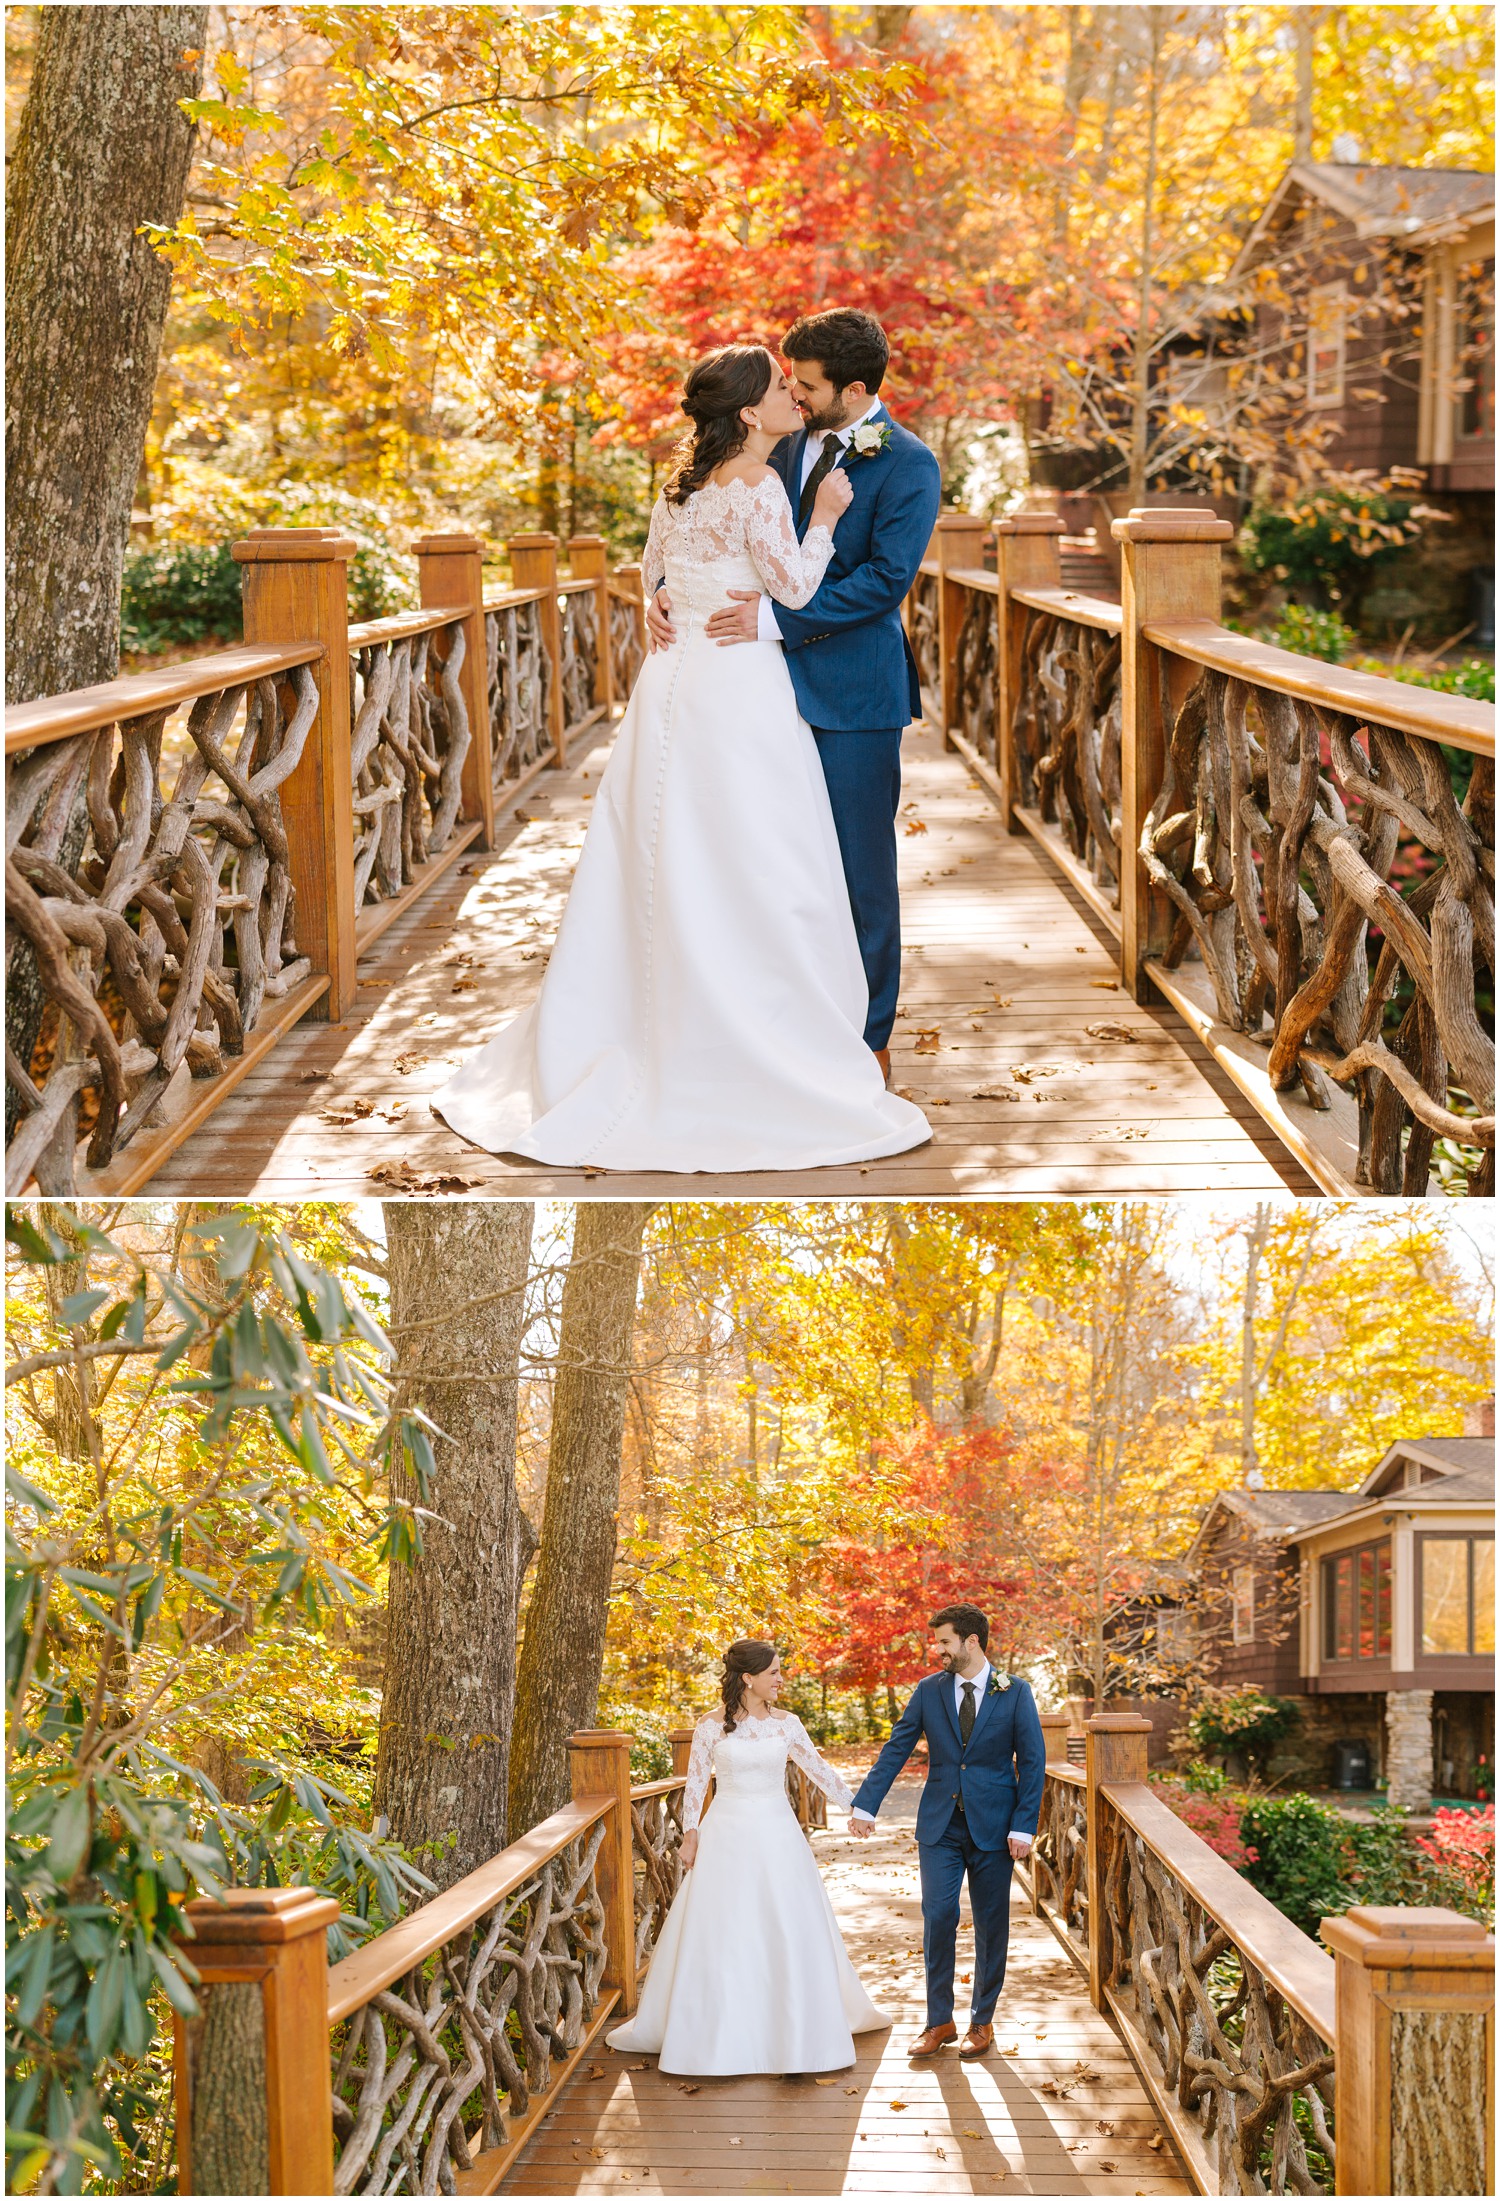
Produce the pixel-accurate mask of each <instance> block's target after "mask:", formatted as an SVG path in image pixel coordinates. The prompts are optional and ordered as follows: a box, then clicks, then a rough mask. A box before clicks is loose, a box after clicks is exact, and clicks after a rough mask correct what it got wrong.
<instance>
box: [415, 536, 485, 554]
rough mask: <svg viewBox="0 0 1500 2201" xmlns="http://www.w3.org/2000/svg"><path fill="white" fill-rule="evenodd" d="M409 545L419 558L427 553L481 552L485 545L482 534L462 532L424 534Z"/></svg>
mask: <svg viewBox="0 0 1500 2201" xmlns="http://www.w3.org/2000/svg"><path fill="white" fill-rule="evenodd" d="M411 547H412V549H413V551H414V552H415V554H416V555H417V557H419V558H421V557H423V556H426V555H428V554H429V553H442V552H447V553H449V554H456V553H457V552H459V551H464V550H477V551H479V552H481V553H483V551H484V549H485V547H486V546H485V540H484V537H483V536H482V535H470V534H467V533H462V534H457V535H424V536H423V537H422V539H421V541H420V542H415V543H413V544H412V546H411Z"/></svg>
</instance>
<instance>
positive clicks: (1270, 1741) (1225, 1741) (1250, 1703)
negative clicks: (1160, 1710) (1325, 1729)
mask: <svg viewBox="0 0 1500 2201" xmlns="http://www.w3.org/2000/svg"><path fill="white" fill-rule="evenodd" d="M1301 1724H1302V1712H1301V1708H1300V1706H1299V1705H1298V1703H1297V1701H1296V1699H1295V1698H1294V1697H1268V1696H1266V1695H1265V1693H1264V1692H1263V1691H1262V1690H1260V1689H1207V1690H1205V1691H1204V1694H1203V1698H1202V1701H1201V1702H1200V1704H1199V1706H1198V1709H1197V1711H1196V1712H1195V1713H1194V1714H1193V1716H1192V1718H1191V1719H1190V1720H1189V1721H1188V1723H1187V1732H1188V1737H1189V1739H1190V1740H1191V1741H1193V1742H1195V1743H1196V1744H1197V1745H1198V1748H1199V1749H1200V1750H1213V1751H1217V1752H1218V1753H1219V1754H1220V1755H1221V1756H1223V1757H1231V1756H1233V1757H1241V1758H1243V1759H1244V1760H1245V1762H1246V1764H1247V1765H1249V1766H1251V1767H1252V1768H1254V1767H1258V1766H1260V1765H1263V1764H1264V1762H1265V1760H1266V1759H1267V1758H1268V1757H1269V1756H1270V1754H1271V1752H1272V1750H1273V1749H1274V1748H1275V1746H1276V1744H1277V1743H1278V1742H1280V1741H1281V1740H1282V1738H1283V1737H1284V1736H1286V1735H1291V1734H1294V1733H1295V1732H1296V1730H1297V1728H1298V1727H1300V1726H1301Z"/></svg>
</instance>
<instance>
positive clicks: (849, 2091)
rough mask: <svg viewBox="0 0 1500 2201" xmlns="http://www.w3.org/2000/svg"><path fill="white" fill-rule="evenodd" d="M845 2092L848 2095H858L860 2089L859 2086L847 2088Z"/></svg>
mask: <svg viewBox="0 0 1500 2201" xmlns="http://www.w3.org/2000/svg"><path fill="white" fill-rule="evenodd" d="M844 2092H845V2093H846V2094H857V2093H858V2092H859V2088H858V2087H857V2086H846V2087H845V2088H844Z"/></svg>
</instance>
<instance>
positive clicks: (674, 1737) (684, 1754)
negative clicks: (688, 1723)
mask: <svg viewBox="0 0 1500 2201" xmlns="http://www.w3.org/2000/svg"><path fill="white" fill-rule="evenodd" d="M667 1741H668V1742H669V1743H670V1744H671V1745H672V1778H673V1780H674V1781H680V1780H683V1779H685V1778H686V1775H687V1769H688V1759H689V1758H690V1757H691V1756H692V1754H693V1729H692V1728H691V1727H674V1728H673V1729H672V1730H671V1732H670V1733H669V1734H668V1736H667Z"/></svg>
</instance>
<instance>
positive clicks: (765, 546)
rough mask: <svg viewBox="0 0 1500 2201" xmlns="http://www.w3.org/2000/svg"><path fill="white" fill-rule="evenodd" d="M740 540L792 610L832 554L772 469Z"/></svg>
mask: <svg viewBox="0 0 1500 2201" xmlns="http://www.w3.org/2000/svg"><path fill="white" fill-rule="evenodd" d="M745 543H746V548H747V549H748V550H749V553H750V558H751V562H752V563H753V565H754V567H755V570H756V572H757V573H758V574H759V575H760V577H761V579H762V580H763V581H764V582H765V584H766V593H767V595H768V596H774V597H775V599H776V601H777V603H778V604H788V605H790V606H791V607H792V609H793V610H795V609H796V608H797V607H798V606H799V605H801V604H805V603H807V602H808V601H809V599H810V598H811V597H812V596H814V595H815V594H816V592H817V587H818V583H819V582H820V581H821V580H822V578H823V575H824V574H825V573H826V572H827V570H828V561H829V559H830V558H831V557H832V556H833V536H832V534H831V533H830V531H829V530H828V529H827V528H826V527H810V528H809V529H808V531H807V533H806V535H805V536H804V538H803V540H802V541H801V542H800V543H799V542H798V540H797V530H796V528H795V527H794V526H793V525H792V508H791V506H790V505H789V504H788V502H787V495H786V490H785V488H784V487H783V486H782V483H781V480H780V478H779V476H777V475H775V474H768V475H767V476H766V478H765V480H764V481H763V482H759V483H757V485H756V487H755V489H754V490H753V491H752V492H751V494H750V496H749V497H748V498H747V500H746V503H745ZM809 1748H811V1745H809Z"/></svg>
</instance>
